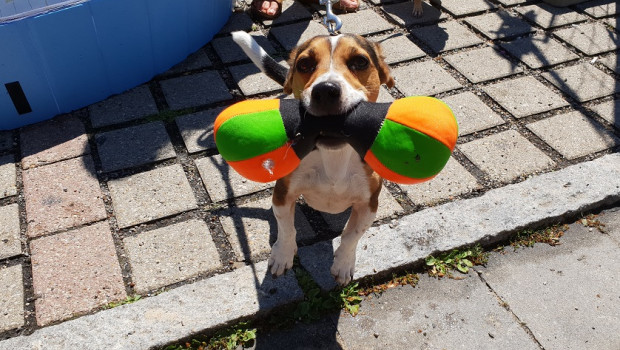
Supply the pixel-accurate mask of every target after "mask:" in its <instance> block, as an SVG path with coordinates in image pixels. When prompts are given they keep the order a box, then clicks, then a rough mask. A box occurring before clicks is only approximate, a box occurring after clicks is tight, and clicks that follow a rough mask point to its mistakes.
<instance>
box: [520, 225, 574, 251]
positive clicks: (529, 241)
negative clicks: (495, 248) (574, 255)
mask: <svg viewBox="0 0 620 350" xmlns="http://www.w3.org/2000/svg"><path fill="white" fill-rule="evenodd" d="M566 230H568V225H553V226H551V227H547V228H543V229H538V230H523V231H521V232H519V233H517V235H516V237H515V238H513V239H512V240H511V241H510V246H511V247H513V249H514V250H517V249H518V248H521V247H533V246H534V244H536V243H547V244H549V245H552V246H556V245H558V244H560V237H562V236H563V235H564V232H565V231H566Z"/></svg>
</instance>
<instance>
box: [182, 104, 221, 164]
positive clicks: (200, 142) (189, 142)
mask: <svg viewBox="0 0 620 350" xmlns="http://www.w3.org/2000/svg"><path fill="white" fill-rule="evenodd" d="M222 110H223V108H214V109H208V110H206V111H202V112H198V113H194V114H187V115H183V116H180V117H178V118H176V119H175V122H176V123H177V127H178V128H179V131H180V132H181V137H183V142H184V143H185V147H187V150H188V151H189V152H190V153H195V152H200V151H204V150H207V149H210V148H215V140H214V139H213V123H214V122H215V118H216V117H217V116H218V114H220V112H221V111H222Z"/></svg>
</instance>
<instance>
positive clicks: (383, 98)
mask: <svg viewBox="0 0 620 350" xmlns="http://www.w3.org/2000/svg"><path fill="white" fill-rule="evenodd" d="M377 102H378V103H392V102H394V97H393V96H392V95H390V92H389V91H388V90H387V88H386V87H385V85H381V87H380V88H379V96H378V97H377Z"/></svg>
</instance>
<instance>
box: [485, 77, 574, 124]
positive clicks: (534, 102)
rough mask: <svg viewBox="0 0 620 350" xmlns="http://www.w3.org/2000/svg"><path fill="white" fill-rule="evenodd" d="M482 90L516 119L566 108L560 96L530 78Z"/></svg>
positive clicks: (514, 80) (486, 87)
mask: <svg viewBox="0 0 620 350" xmlns="http://www.w3.org/2000/svg"><path fill="white" fill-rule="evenodd" d="M483 90H484V92H486V93H487V94H488V95H489V96H491V98H492V99H493V100H495V102H497V103H499V104H500V105H501V106H502V107H504V109H506V110H507V111H508V112H509V113H510V114H512V115H514V116H515V117H517V118H523V117H527V116H530V115H533V114H538V113H543V112H547V111H550V110H553V109H556V108H560V107H565V106H568V102H566V100H564V99H563V98H562V96H560V95H558V94H557V93H555V92H553V91H551V89H549V88H548V87H546V86H545V85H544V84H543V83H541V82H539V81H538V80H536V79H535V78H534V77H531V76H526V77H521V78H516V79H512V80H504V81H501V82H499V83H495V84H492V85H487V86H485V87H484V88H483Z"/></svg>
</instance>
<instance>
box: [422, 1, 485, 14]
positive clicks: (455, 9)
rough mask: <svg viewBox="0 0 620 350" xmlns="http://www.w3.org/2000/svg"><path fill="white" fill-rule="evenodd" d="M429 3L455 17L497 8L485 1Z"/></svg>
mask: <svg viewBox="0 0 620 350" xmlns="http://www.w3.org/2000/svg"><path fill="white" fill-rule="evenodd" d="M431 3H433V4H435V5H438V6H441V8H442V9H444V10H446V11H448V12H449V13H450V14H451V15H452V16H455V17H462V16H465V15H471V14H475V13H478V12H484V11H487V10H492V9H495V8H497V6H496V5H495V4H493V3H492V2H490V1H487V0H469V1H461V0H431Z"/></svg>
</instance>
